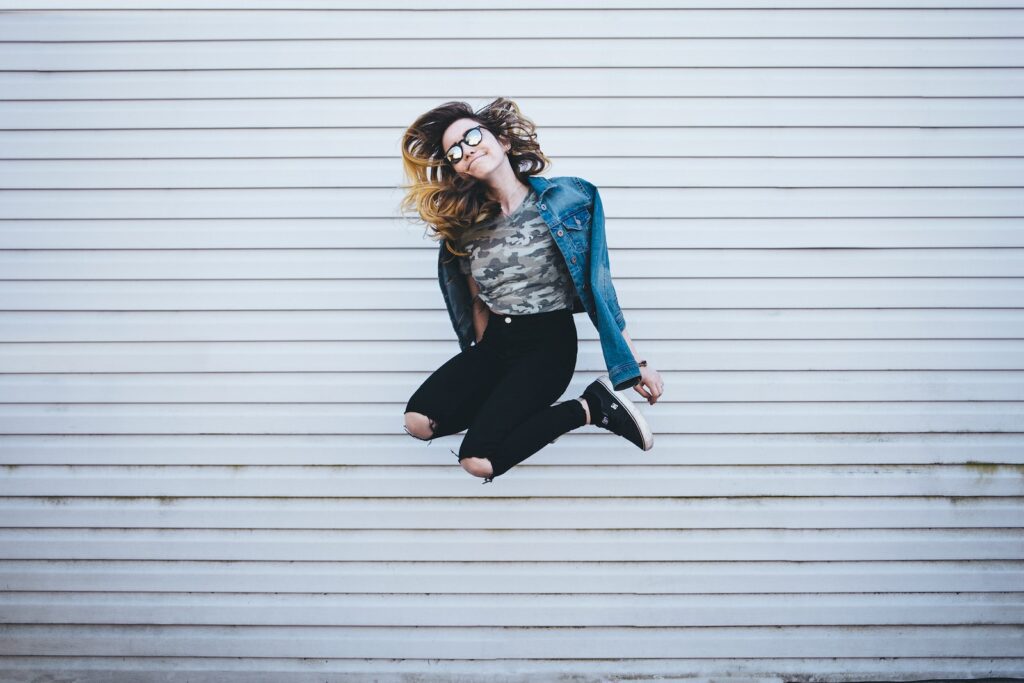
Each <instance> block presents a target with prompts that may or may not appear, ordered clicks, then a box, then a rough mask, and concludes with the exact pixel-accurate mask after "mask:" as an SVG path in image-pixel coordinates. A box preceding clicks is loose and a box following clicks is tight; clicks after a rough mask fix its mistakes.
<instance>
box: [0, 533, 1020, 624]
mask: <svg viewBox="0 0 1024 683" xmlns="http://www.w3.org/2000/svg"><path fill="white" fill-rule="evenodd" d="M509 558H514V559H515V561H517V562H552V561H595V562H597V561H599V562H609V561H610V562H636V561H638V560H643V561H665V562H668V561H673V562H681V561H686V562H690V561H694V560H715V561H726V560H728V561H737V562H747V561H763V560H778V561H783V560H784V561H792V562H795V561H807V560H829V561H832V562H840V561H863V560H889V561H893V560H968V559H970V560H1021V559H1024V530H996V529H987V530H980V529H911V530H901V529H882V530H868V529H852V530H846V529H824V530H822V529H799V530H797V529H749V530H748V529H710V530H699V529H698V530H671V531H669V530H651V529H623V530H593V529H585V530H581V531H568V530H552V531H547V530H541V529H531V530H524V531H517V530H506V529H455V530H447V529H439V530H432V531H426V530H423V529H416V530H410V531H399V530H379V529H378V530H373V531H334V530H328V529H315V530H308V531H306V530H300V529H289V530H267V529H253V530H248V529H246V530H233V529H229V530H220V529H189V530H178V529H156V530H150V529H91V530H83V529H0V559H9V560H25V559H50V560H57V559H59V560H71V559H81V560H142V559H145V560H172V559H174V560H223V561H227V560H316V561H339V560H345V561H353V560H358V561H401V562H420V561H431V562H438V561H442V560H443V561H447V562H480V561H490V562H494V561H507V560H508V559H509ZM495 588H497V589H498V590H499V591H500V590H501V588H500V585H497V586H493V587H492V589H491V592H494V589H495ZM3 640H4V639H3V638H2V637H0V643H2V642H3Z"/></svg>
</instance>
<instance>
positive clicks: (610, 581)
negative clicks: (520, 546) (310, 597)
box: [0, 560, 1024, 595]
mask: <svg viewBox="0 0 1024 683" xmlns="http://www.w3.org/2000/svg"><path fill="white" fill-rule="evenodd" d="M0 581H2V583H3V585H4V586H6V587H7V589H8V590H12V591H25V590H28V591H57V592H63V591H216V592H225V593H232V592H239V591H240V592H249V591H267V592H282V593H296V592H298V593H303V592H307V591H316V592H353V593H379V592H386V593H394V594H399V593H417V594H419V593H462V594H468V593H494V592H495V584H496V583H498V584H500V585H501V586H502V590H503V591H508V592H510V593H524V592H526V593H572V592H580V593H598V594H602V593H636V594H641V595H642V594H651V593H660V594H665V593H675V594H688V593H742V592H745V591H750V590H751V587H755V588H756V590H757V591H758V592H762V593H767V594H770V593H779V592H783V593H794V592H848V593H860V594H863V593H874V592H879V591H881V592H918V591H922V592H926V591H934V592H949V591H1015V590H1019V589H1020V587H1021V586H1022V585H1024V563H1022V562H1019V561H1017V562H1001V561H994V560H966V561H939V560H929V561H913V560H909V561H899V562H888V561H880V562H874V561H871V560H856V561H852V562H833V561H828V560H826V561H821V562H817V561H809V562H786V561H779V562H770V561H769V562H763V561H753V562H744V563H737V562H729V561H726V562H703V561H692V560H687V561H685V562H650V561H646V560H645V561H624V562H520V561H515V560H512V561H504V560H503V561H497V562H445V561H438V562H358V561H347V560H346V561H341V562H321V561H316V562H303V561H291V560H287V561H278V562H201V561H160V560H154V561H148V560H147V561H131V560H81V561H79V560H3V561H0Z"/></svg>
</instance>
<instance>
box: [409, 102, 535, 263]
mask: <svg viewBox="0 0 1024 683" xmlns="http://www.w3.org/2000/svg"><path fill="white" fill-rule="evenodd" d="M459 119H473V120H474V121H476V122H477V123H479V124H481V125H482V126H483V127H484V128H486V129H487V130H489V131H490V132H491V134H492V135H494V137H496V138H498V140H500V141H501V142H502V143H511V145H512V146H511V148H510V149H509V150H508V159H509V162H510V163H511V165H512V171H513V172H514V173H515V174H516V177H517V178H519V180H520V181H522V182H523V183H524V184H526V185H529V183H528V182H527V180H526V179H527V177H528V176H532V175H538V174H540V173H542V172H543V171H544V170H545V169H546V168H547V167H548V166H549V165H550V164H551V160H550V159H548V158H547V157H546V156H544V153H543V152H541V150H540V145H539V144H538V143H537V133H536V132H535V130H536V126H535V125H534V123H533V121H531V120H530V119H528V118H526V117H525V116H523V113H522V112H521V111H520V110H519V106H518V105H517V104H516V103H515V102H513V101H512V100H510V99H506V98H504V97H499V98H497V99H496V100H494V101H493V102H491V103H490V104H488V105H486V106H484V107H483V108H481V109H480V110H479V111H476V112H474V111H473V109H472V108H471V107H470V106H469V105H468V104H467V103H465V102H458V101H452V102H445V103H444V104H442V105H440V106H438V107H434V108H433V109H431V110H430V111H428V112H427V113H425V114H422V115H421V116H420V117H419V118H417V119H416V121H414V122H413V124H412V125H411V126H409V128H408V129H406V131H405V133H404V134H403V135H402V167H403V169H404V170H405V176H406V178H407V179H408V180H409V181H410V182H409V184H405V185H401V186H400V187H402V188H403V189H404V190H405V196H404V197H403V198H402V201H401V205H400V207H401V210H402V211H403V212H410V211H415V212H416V213H418V214H419V217H420V219H421V220H422V221H423V222H424V223H426V224H427V225H428V226H430V228H432V229H433V230H434V232H435V233H436V234H437V235H439V236H440V237H439V239H444V240H445V243H446V245H447V247H448V251H450V252H451V253H453V254H458V255H460V256H462V255H464V254H463V253H462V252H459V251H456V250H455V249H454V248H453V247H452V243H453V242H455V241H456V239H457V237H458V236H459V235H460V234H461V233H462V232H463V231H464V230H466V229H467V228H469V227H471V226H473V225H475V224H477V223H479V222H481V221H485V220H490V219H491V218H494V217H496V216H498V215H500V214H501V203H500V202H498V201H497V200H496V199H491V198H490V197H488V196H487V194H486V193H487V189H488V188H487V185H486V184H485V183H483V182H481V181H479V180H477V179H476V178H466V177H463V176H460V175H459V174H458V173H456V172H455V169H454V168H452V166H451V165H450V164H449V163H448V161H447V160H446V159H445V156H444V153H445V150H443V149H441V138H442V136H443V135H444V132H445V131H446V130H447V129H448V126H450V125H451V124H452V123H454V122H455V121H458V120H459Z"/></svg>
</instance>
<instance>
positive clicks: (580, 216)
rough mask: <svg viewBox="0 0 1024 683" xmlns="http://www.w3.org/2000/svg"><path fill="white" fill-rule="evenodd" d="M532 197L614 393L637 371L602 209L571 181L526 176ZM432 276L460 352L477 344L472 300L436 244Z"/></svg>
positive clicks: (597, 198)
mask: <svg viewBox="0 0 1024 683" xmlns="http://www.w3.org/2000/svg"><path fill="white" fill-rule="evenodd" d="M527 179H528V180H529V182H530V185H532V186H533V189H534V191H535V192H536V193H537V210H538V211H539V212H540V215H541V217H543V219H544V222H545V223H547V225H548V228H549V229H550V230H551V237H552V238H553V239H554V240H555V244H557V245H558V249H559V250H560V251H561V252H562V256H563V257H564V258H565V265H566V267H567V268H568V270H569V274H570V275H571V276H572V281H573V284H575V285H576V297H575V298H574V300H573V305H572V312H573V313H580V312H583V311H586V313H587V315H588V316H590V321H591V322H592V323H594V327H596V328H597V332H598V335H599V336H600V338H601V353H602V354H603V355H604V362H605V365H606V366H607V368H608V377H609V379H611V381H612V384H613V385H614V386H615V388H616V389H626V388H628V387H631V386H633V385H635V384H636V383H637V382H639V381H640V367H639V366H638V365H637V362H636V360H635V359H634V358H633V352H632V351H631V350H630V348H629V345H628V344H627V343H626V340H625V338H624V337H623V336H622V330H624V329H626V319H625V318H624V317H623V315H622V309H621V308H619V300H618V297H616V295H615V287H614V286H613V285H612V276H611V270H610V268H609V264H608V244H607V242H606V240H605V233H604V208H603V207H602V206H601V195H600V194H599V193H598V191H597V187H595V186H594V185H593V184H591V183H589V182H587V181H586V180H583V179H582V178H576V177H572V176H559V177H555V178H542V177H540V176H529V177H528V178H527ZM437 276H438V281H439V282H440V284H441V293H442V294H443V295H444V302H445V305H446V306H447V308H448V315H449V316H450V317H451V320H452V326H453V327H454V328H455V334H456V336H457V337H458V340H459V346H460V347H461V348H462V349H466V348H468V347H469V346H470V345H472V344H474V343H476V332H475V331H474V329H473V306H472V295H471V294H470V291H469V283H467V281H466V276H465V275H463V274H462V272H461V271H460V270H459V264H458V257H456V256H455V255H454V254H452V253H451V252H449V251H448V250H447V249H446V247H445V240H443V239H442V240H441V243H440V244H439V250H438V257H437Z"/></svg>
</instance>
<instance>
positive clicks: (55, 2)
mask: <svg viewBox="0 0 1024 683" xmlns="http://www.w3.org/2000/svg"><path fill="white" fill-rule="evenodd" d="M9 2H10V6H9V7H7V8H5V10H6V11H26V10H48V11H54V12H55V11H68V10H79V11H80V10H83V9H89V10H153V9H157V10H161V11H166V10H185V9H203V10H210V9H246V10H263V11H266V10H279V9H281V2H280V0H217V1H216V2H211V1H210V0H89V1H88V2H84V1H83V2H78V3H75V4H71V3H69V2H68V1H67V0H17V2H14V1H13V0H9ZM820 5H821V3H820V0H718V1H716V2H715V3H714V7H720V8H722V9H750V8H763V9H785V8H804V7H809V8H813V9H819V8H820ZM829 5H830V6H831V7H857V8H861V7H865V8H871V7H874V8H882V9H892V1H891V0H832V2H830V3H829ZM621 6H622V0H558V2H557V4H552V2H551V0H492V1H491V2H489V3H488V5H487V7H488V8H489V9H503V10H509V9H522V8H533V9H544V10H549V9H552V8H561V9H591V8H618V7H621ZM644 7H657V8H669V9H682V8H695V9H708V7H709V5H708V0H645V2H644ZM900 7H918V8H932V9H946V8H948V9H963V8H964V2H963V0H901V2H900ZM985 7H1004V8H1021V7H1024V3H1022V2H1021V1H1020V0H986V2H985ZM288 8H289V9H291V10H296V9H303V10H327V9H331V10H357V9H360V10H366V9H372V10H382V9H405V10H417V11H423V10H442V9H462V10H479V9H480V3H479V2H478V1H477V0H429V1H427V0H388V1H387V2H380V0H291V2H289V3H288Z"/></svg>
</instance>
